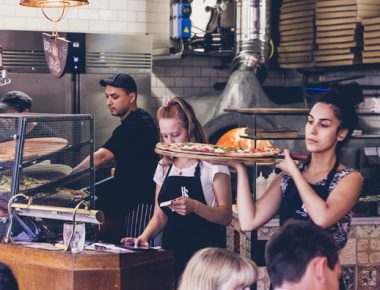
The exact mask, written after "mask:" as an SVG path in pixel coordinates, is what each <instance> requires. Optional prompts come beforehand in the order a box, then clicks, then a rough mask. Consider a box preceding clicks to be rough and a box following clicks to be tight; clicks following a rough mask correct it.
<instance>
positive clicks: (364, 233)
mask: <svg viewBox="0 0 380 290" xmlns="http://www.w3.org/2000/svg"><path fill="white" fill-rule="evenodd" d="M356 234H357V237H358V238H378V237H380V225H365V226H356Z"/></svg>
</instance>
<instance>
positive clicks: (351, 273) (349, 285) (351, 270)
mask: <svg viewBox="0 0 380 290" xmlns="http://www.w3.org/2000/svg"><path fill="white" fill-rule="evenodd" d="M355 276H356V273H355V266H343V267H342V278H343V281H344V285H345V286H346V290H355Z"/></svg>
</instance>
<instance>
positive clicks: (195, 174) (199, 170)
mask: <svg viewBox="0 0 380 290" xmlns="http://www.w3.org/2000/svg"><path fill="white" fill-rule="evenodd" d="M200 176H201V166H200V162H199V160H198V164H197V167H195V171H194V177H200Z"/></svg>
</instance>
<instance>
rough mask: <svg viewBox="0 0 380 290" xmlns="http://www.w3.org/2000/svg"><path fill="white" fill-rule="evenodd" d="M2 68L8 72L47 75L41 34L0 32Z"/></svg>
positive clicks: (47, 69) (33, 32) (47, 70)
mask: <svg viewBox="0 0 380 290" xmlns="http://www.w3.org/2000/svg"><path fill="white" fill-rule="evenodd" d="M0 44H2V46H3V63H4V68H5V69H7V70H8V71H10V72H12V73H13V72H28V73H31V72H36V73H48V72H49V68H48V66H47V63H46V60H45V54H44V49H43V44H42V35H41V32H35V31H12V30H1V31H0Z"/></svg>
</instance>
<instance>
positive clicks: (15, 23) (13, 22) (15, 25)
mask: <svg viewBox="0 0 380 290" xmlns="http://www.w3.org/2000/svg"><path fill="white" fill-rule="evenodd" d="M4 28H6V29H23V28H24V29H25V28H27V26H26V18H25V17H14V16H13V17H9V16H4Z"/></svg>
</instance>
